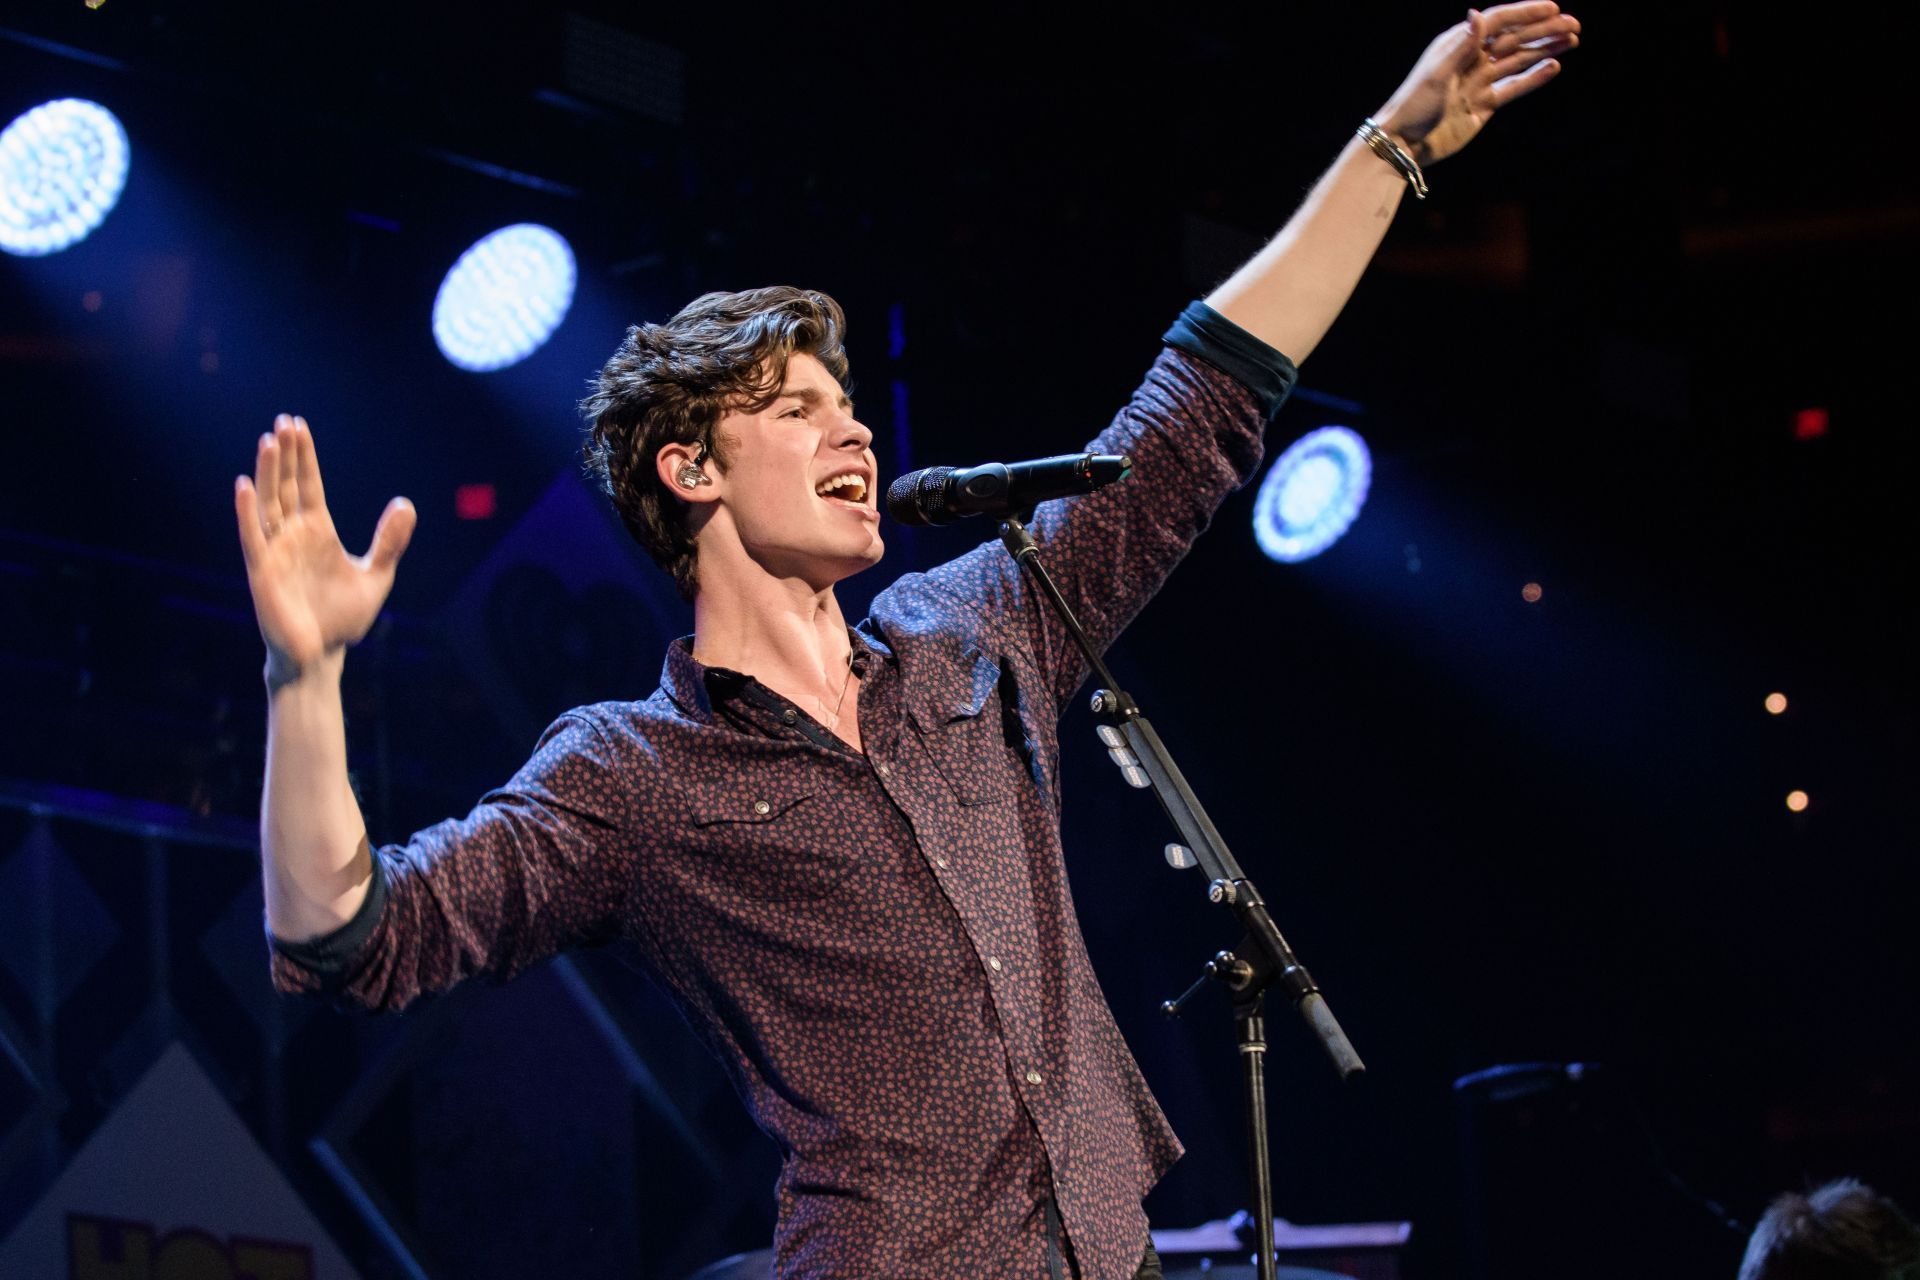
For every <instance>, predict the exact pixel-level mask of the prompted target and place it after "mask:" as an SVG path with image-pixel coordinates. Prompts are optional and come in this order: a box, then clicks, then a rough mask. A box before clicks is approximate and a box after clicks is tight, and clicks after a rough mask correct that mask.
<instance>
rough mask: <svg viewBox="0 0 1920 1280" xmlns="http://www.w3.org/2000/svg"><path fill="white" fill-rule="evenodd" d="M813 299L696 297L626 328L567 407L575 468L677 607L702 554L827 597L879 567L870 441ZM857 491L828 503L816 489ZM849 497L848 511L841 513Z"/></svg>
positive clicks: (806, 295)
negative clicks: (574, 430)
mask: <svg viewBox="0 0 1920 1280" xmlns="http://www.w3.org/2000/svg"><path fill="white" fill-rule="evenodd" d="M845 333H846V318H845V316H844V315H843V314H842V312H841V310H840V305H839V304H838V303H836V302H835V301H834V300H833V299H832V298H829V297H828V296H827V295H826V294H824V293H817V292H814V291H812V290H807V289H793V288H786V287H775V288H767V289H752V290H748V291H746V292H743V293H709V294H706V295H704V296H702V297H699V298H696V299H694V300H693V301H692V302H690V303H688V304H687V305H686V306H685V307H683V308H682V309H681V310H680V312H679V314H677V315H675V316H674V317H673V318H672V319H671V320H668V321H667V322H666V323H665V324H641V325H634V326H633V327H631V328H629V329H628V330H627V336H626V340H625V341H624V342H622V343H621V344H620V349H619V350H618V351H616V352H615V353H614V355H613V358H612V359H610V360H608V361H607V363H606V365H605V367H604V368H602V369H601V370H600V374H599V376H598V377H597V378H595V379H594V381H593V384H592V390H591V393H590V394H589V395H588V396H587V398H586V399H585V400H583V401H581V410H582V412H583V413H584V414H585V415H586V417H587V418H588V420H589V423H590V425H589V427H588V431H587V443H586V449H585V453H586V459H587V464H588V467H589V470H590V471H591V472H592V474H593V475H594V476H595V477H596V478H597V479H598V480H599V481H600V483H601V485H602V487H603V488H604V489H605V490H606V492H607V493H608V495H609V496H611V497H612V499H613V505H614V509H615V510H617V511H618V512H619V513H620V518H621V520H622V522H623V523H625V525H626V526H627V530H628V532H630V533H631V534H632V535H633V537H634V539H635V540H636V541H638V542H639V543H640V545H641V546H642V547H644V548H646V550H647V553H648V554H649V555H650V556H652V557H653V559H654V562H655V563H656V564H658V565H659V566H660V567H661V568H663V569H665V570H666V571H667V572H668V573H670V574H671V575H673V580H674V582H675V584H676V585H677V586H678V587H679V589H680V594H681V595H683V596H685V597H686V598H687V599H689V600H691V599H693V597H694V594H695V592H696V591H697V590H698V587H699V565H700V559H701V548H702V547H703V546H704V547H705V548H706V555H707V556H708V558H709V559H710V560H711V559H712V558H713V557H715V556H721V555H744V556H746V557H747V558H749V559H751V560H753V561H754V562H756V563H758V564H759V565H760V566H761V567H762V568H764V569H765V570H767V571H768V572H770V573H774V574H776V575H779V576H783V577H800V578H804V579H805V580H806V581H808V582H809V583H810V584H812V585H814V586H820V587H824V586H830V585H832V583H833V582H836V581H838V580H839V579H841V578H844V577H846V576H848V575H849V574H851V573H855V572H857V571H859V570H860V569H863V568H865V567H866V566H868V565H870V564H872V563H873V562H874V561H876V560H878V559H879V558H880V552H881V542H880V534H879V529H878V524H879V516H878V512H877V508H876V506H875V497H876V495H875V493H874V489H875V487H876V485H877V483H878V476H877V475H876V473H875V467H874V460H873V455H872V453H871V452H870V451H869V450H868V448H867V446H868V444H869V443H871V440H872V435H871V433H869V432H868V431H867V429H866V428H865V427H864V426H862V425H860V423H859V422H858V421H856V420H855V419H854V416H853V404H852V401H851V400H849V399H848V398H847V395H846V390H845V387H846V380H847V353H846V347H845ZM848 473H853V474H854V475H856V476H857V478H858V483H857V484H856V485H852V486H846V485H842V486H841V487H839V488H837V489H835V490H833V491H832V492H833V493H835V494H837V495H838V496H837V497H835V496H826V495H823V494H822V493H821V492H820V489H821V487H822V486H823V485H826V484H828V483H829V482H832V481H835V480H837V479H838V478H839V477H841V476H843V475H845V474H848ZM849 496H857V501H851V502H850V501H848V500H847V499H848V497H849Z"/></svg>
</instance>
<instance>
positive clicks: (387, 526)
mask: <svg viewBox="0 0 1920 1280" xmlns="http://www.w3.org/2000/svg"><path fill="white" fill-rule="evenodd" d="M418 518H419V517H418V515H417V514H416V513H415V511H414V509H413V504H412V503H411V502H408V501H407V500H406V499H405V498H395V499H394V500H393V501H392V502H389V503H388V504H387V509H386V510H385V511H382V512H381V513H380V523H379V524H377V525H375V526H374V528H373V546H372V547H371V548H370V549H369V550H368V551H367V563H368V564H369V565H370V566H371V567H372V568H374V569H378V570H380V571H381V572H383V573H390V572H392V570H393V567H394V566H395V565H396V564H399V563H400V555H401V553H402V552H404V551H405V550H406V549H407V543H408V542H410V541H412V540H413V526H414V522H415V521H416V520H417V519H418Z"/></svg>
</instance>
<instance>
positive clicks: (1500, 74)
mask: <svg viewBox="0 0 1920 1280" xmlns="http://www.w3.org/2000/svg"><path fill="white" fill-rule="evenodd" d="M1571 48H1573V44H1572V43H1569V42H1568V41H1567V40H1549V41H1542V42H1541V43H1539V44H1532V45H1528V46H1527V47H1526V48H1524V49H1521V50H1519V51H1518V52H1516V53H1513V54H1511V55H1509V56H1508V57H1505V58H1496V59H1495V60H1494V61H1492V62H1490V63H1488V64H1487V73H1488V76H1489V78H1490V79H1492V80H1494V81H1496V82H1497V81H1500V80H1505V79H1508V78H1510V77H1512V76H1516V75H1519V74H1520V73H1521V72H1522V71H1525V70H1526V69H1527V68H1528V67H1531V66H1533V65H1534V64H1535V63H1537V62H1544V61H1546V60H1547V59H1548V58H1551V57H1553V55H1554V54H1556V53H1565V52H1566V51H1567V50H1569V49H1571Z"/></svg>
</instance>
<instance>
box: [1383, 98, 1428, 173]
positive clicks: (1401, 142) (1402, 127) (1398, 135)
mask: <svg viewBox="0 0 1920 1280" xmlns="http://www.w3.org/2000/svg"><path fill="white" fill-rule="evenodd" d="M1373 121H1374V123H1375V124H1377V125H1379V126H1380V131H1381V132H1382V133H1384V134H1386V135H1387V137H1389V138H1391V139H1392V140H1393V141H1394V142H1395V143H1396V144H1397V145H1398V146H1399V147H1400V148H1401V149H1402V150H1403V151H1405V152H1406V153H1407V154H1408V155H1409V156H1412V157H1413V161H1414V163H1415V164H1419V165H1427V164H1431V163H1433V159H1432V156H1431V155H1430V154H1429V153H1428V151H1427V134H1428V132H1429V130H1426V129H1422V128H1417V127H1415V126H1413V125H1411V124H1409V123H1408V122H1407V120H1406V119H1405V118H1404V116H1403V114H1402V111H1401V107H1400V104H1399V103H1397V102H1389V103H1387V105H1386V106H1384V107H1381V108H1380V109H1379V110H1378V111H1376V112H1374V113H1373Z"/></svg>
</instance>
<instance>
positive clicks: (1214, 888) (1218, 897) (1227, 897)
mask: <svg viewBox="0 0 1920 1280" xmlns="http://www.w3.org/2000/svg"><path fill="white" fill-rule="evenodd" d="M1239 896H1240V890H1238V889H1236V888H1235V887H1234V884H1233V881H1231V880H1215V881H1214V882H1213V883H1212V884H1210V885H1208V886H1207V901H1208V902H1217V903H1220V904H1222V905H1224V906H1232V905H1233V903H1234V901H1235V899H1237V898H1239Z"/></svg>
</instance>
